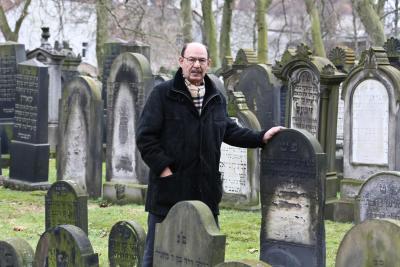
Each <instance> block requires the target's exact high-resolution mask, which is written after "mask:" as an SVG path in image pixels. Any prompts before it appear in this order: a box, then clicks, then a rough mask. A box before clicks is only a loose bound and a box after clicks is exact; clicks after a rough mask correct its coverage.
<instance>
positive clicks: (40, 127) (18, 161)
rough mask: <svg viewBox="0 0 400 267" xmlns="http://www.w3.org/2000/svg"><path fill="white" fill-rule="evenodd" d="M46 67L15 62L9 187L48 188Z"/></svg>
mask: <svg viewBox="0 0 400 267" xmlns="http://www.w3.org/2000/svg"><path fill="white" fill-rule="evenodd" d="M47 97H48V68H47V66H45V65H44V64H42V63H40V62H39V61H37V60H36V59H31V60H28V61H25V62H22V63H20V64H18V75H17V89H16V94H15V98H16V102H15V122H14V133H13V140H12V142H11V151H10V157H11V166H10V179H8V180H5V181H4V184H5V185H6V186H8V187H17V188H18V187H24V188H25V189H39V188H43V187H44V188H48V183H47V180H48V173H49V144H48V143H47Z"/></svg>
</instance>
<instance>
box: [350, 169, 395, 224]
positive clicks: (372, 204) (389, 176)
mask: <svg viewBox="0 0 400 267" xmlns="http://www.w3.org/2000/svg"><path fill="white" fill-rule="evenodd" d="M356 203H357V205H356V208H355V220H356V222H357V223H360V222H363V221H365V220H367V219H383V218H388V219H395V220H400V172H380V173H377V174H374V175H372V176H371V177H369V178H368V179H367V180H366V181H365V182H364V183H363V185H362V186H361V188H360V191H359V192H358V194H357V198H356Z"/></svg>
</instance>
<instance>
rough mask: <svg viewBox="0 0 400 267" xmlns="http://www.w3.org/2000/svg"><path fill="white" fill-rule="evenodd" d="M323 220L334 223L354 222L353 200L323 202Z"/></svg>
mask: <svg viewBox="0 0 400 267" xmlns="http://www.w3.org/2000/svg"><path fill="white" fill-rule="evenodd" d="M325 219H326V220H331V221H334V222H353V221H354V200H349V199H330V200H327V201H326V202H325Z"/></svg>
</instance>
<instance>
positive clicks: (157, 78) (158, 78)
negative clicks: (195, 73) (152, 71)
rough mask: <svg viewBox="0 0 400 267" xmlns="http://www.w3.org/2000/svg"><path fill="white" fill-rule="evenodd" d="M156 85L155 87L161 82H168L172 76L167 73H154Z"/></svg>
mask: <svg viewBox="0 0 400 267" xmlns="http://www.w3.org/2000/svg"><path fill="white" fill-rule="evenodd" d="M153 79H154V85H153V88H154V87H155V86H157V85H159V84H160V83H163V82H166V81H168V80H171V77H169V76H167V75H165V74H157V75H154V78H153Z"/></svg>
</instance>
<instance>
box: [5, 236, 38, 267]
mask: <svg viewBox="0 0 400 267" xmlns="http://www.w3.org/2000/svg"><path fill="white" fill-rule="evenodd" d="M33 255H34V252H33V249H32V247H31V246H30V245H29V243H28V242H26V241H25V240H24V239H22V238H19V237H14V238H9V239H5V240H0V266H4V267H31V266H32V263H33Z"/></svg>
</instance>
